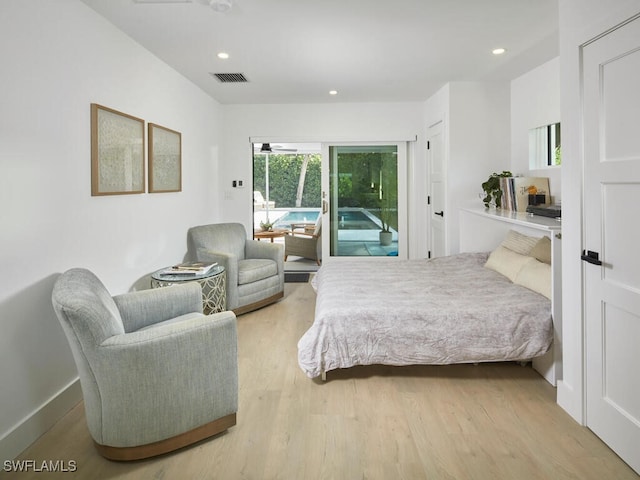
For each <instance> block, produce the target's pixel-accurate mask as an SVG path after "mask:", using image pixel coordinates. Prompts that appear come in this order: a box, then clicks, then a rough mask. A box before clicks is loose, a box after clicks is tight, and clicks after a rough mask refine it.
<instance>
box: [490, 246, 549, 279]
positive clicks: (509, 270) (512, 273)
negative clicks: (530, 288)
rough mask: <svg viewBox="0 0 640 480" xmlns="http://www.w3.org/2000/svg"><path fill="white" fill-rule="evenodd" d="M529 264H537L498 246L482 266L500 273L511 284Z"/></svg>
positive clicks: (530, 259)
mask: <svg viewBox="0 0 640 480" xmlns="http://www.w3.org/2000/svg"><path fill="white" fill-rule="evenodd" d="M530 262H537V260H536V259H535V258H533V257H529V256H527V255H520V254H519V253H516V252H514V251H513V250H511V249H509V248H506V247H503V246H502V245H500V246H499V247H498V248H496V249H495V250H494V251H493V252H491V254H490V255H489V258H488V259H487V263H485V264H484V266H485V267H487V268H490V269H491V270H495V271H496V272H498V273H501V274H502V275H504V276H505V277H507V278H508V279H509V280H511V281H512V282H513V281H514V280H515V279H516V276H517V275H518V273H519V272H520V270H521V269H522V268H523V267H524V266H525V265H526V264H527V263H530Z"/></svg>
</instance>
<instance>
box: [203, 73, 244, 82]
mask: <svg viewBox="0 0 640 480" xmlns="http://www.w3.org/2000/svg"><path fill="white" fill-rule="evenodd" d="M211 75H213V76H214V77H216V78H217V79H218V81H219V82H222V83H246V82H248V80H247V78H246V77H245V76H244V74H242V73H212V74H211Z"/></svg>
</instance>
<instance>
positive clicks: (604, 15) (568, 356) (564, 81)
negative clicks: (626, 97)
mask: <svg viewBox="0 0 640 480" xmlns="http://www.w3.org/2000/svg"><path fill="white" fill-rule="evenodd" d="M639 12H640V1H639V0H610V1H608V2H601V1H599V0H560V79H561V81H560V98H561V111H562V115H561V122H562V137H563V138H562V149H563V152H562V170H563V174H562V209H563V216H562V251H563V254H562V296H563V308H562V330H563V331H562V338H563V344H562V348H563V379H562V381H561V382H559V383H558V403H559V404H560V406H562V407H563V408H564V409H565V410H566V411H567V412H568V413H569V414H571V415H572V416H573V417H574V418H575V419H576V420H578V421H579V422H581V423H584V422H585V418H584V414H585V412H584V400H585V393H584V387H585V386H584V350H583V341H584V330H583V308H582V306H583V298H582V285H583V284H582V262H581V261H580V252H581V251H582V247H583V245H582V216H583V211H582V175H583V163H582V162H583V160H582V156H581V124H582V117H581V113H582V108H581V97H580V45H583V44H584V43H586V42H587V41H589V40H591V39H594V38H595V37H596V36H598V35H599V34H601V33H602V32H605V31H606V30H608V29H610V28H613V27H615V26H616V25H618V24H620V23H621V22H623V21H625V20H627V19H628V18H630V17H631V16H633V15H635V14H637V13H639ZM630 368H633V367H632V366H630Z"/></svg>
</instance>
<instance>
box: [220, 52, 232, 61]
mask: <svg viewBox="0 0 640 480" xmlns="http://www.w3.org/2000/svg"><path fill="white" fill-rule="evenodd" d="M218 58H221V59H223V60H226V59H227V58H229V54H228V53H227V52H220V53H218Z"/></svg>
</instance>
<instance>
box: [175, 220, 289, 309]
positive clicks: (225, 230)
mask: <svg viewBox="0 0 640 480" xmlns="http://www.w3.org/2000/svg"><path fill="white" fill-rule="evenodd" d="M187 237H188V238H187V241H188V249H189V251H188V256H189V260H198V261H209V262H210V261H214V262H218V263H219V264H220V265H222V266H224V268H225V269H226V271H227V308H228V309H229V310H233V311H234V313H235V314H236V315H240V314H242V313H246V312H249V311H251V310H255V309H257V308H260V307H264V306H265V305H268V304H270V303H273V302H275V301H277V300H278V299H280V298H282V297H283V296H284V251H283V247H282V245H281V244H277V243H266V242H259V241H257V240H252V239H248V238H247V232H246V230H245V228H244V225H242V224H241V223H218V224H211V225H201V226H198V227H192V228H190V229H189V232H188V234H187Z"/></svg>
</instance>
